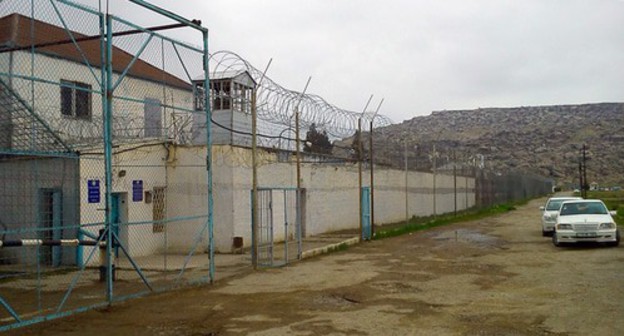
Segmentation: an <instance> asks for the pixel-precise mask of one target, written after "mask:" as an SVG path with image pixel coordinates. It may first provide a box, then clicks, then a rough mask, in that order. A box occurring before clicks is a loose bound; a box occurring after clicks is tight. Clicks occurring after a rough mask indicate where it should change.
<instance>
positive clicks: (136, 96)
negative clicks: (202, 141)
mask: <svg viewBox="0 0 624 336" xmlns="http://www.w3.org/2000/svg"><path fill="white" fill-rule="evenodd" d="M34 59H35V61H34V68H33V69H34V72H33V73H34V76H35V77H37V78H39V79H43V80H45V81H46V82H42V81H35V82H34V92H35V98H34V100H33V97H32V94H31V92H32V91H31V88H32V87H31V85H32V84H33V82H31V81H29V80H26V79H20V78H18V77H14V78H13V88H14V90H15V91H16V92H17V93H18V94H19V95H20V96H21V97H22V98H23V99H24V100H26V101H27V102H28V103H29V104H30V105H32V106H33V107H34V109H35V111H36V112H37V114H38V115H40V116H41V117H42V118H43V119H45V120H46V122H47V123H48V124H49V125H50V126H51V128H52V129H53V130H55V131H57V132H58V133H59V136H61V138H62V139H64V140H66V141H68V142H69V143H84V142H86V141H87V142H91V143H93V142H97V141H101V139H102V98H101V95H99V94H98V93H99V92H101V87H100V84H99V83H101V78H100V69H99V68H94V67H92V68H90V67H87V66H86V65H84V64H80V63H77V62H73V61H68V60H64V59H61V58H54V57H50V56H46V55H42V54H35V58H34ZM12 71H13V74H14V75H16V76H20V75H21V76H31V54H30V53H28V52H13V69H12ZM118 78H119V74H116V73H115V74H113V81H114V82H115V83H116V82H117V80H118ZM61 80H69V81H77V82H81V83H85V84H90V85H91V88H92V90H93V91H95V92H93V93H92V96H91V97H92V101H91V104H92V105H91V107H92V110H91V111H92V119H91V120H80V119H74V118H70V117H66V116H62V115H61V108H60V106H61V102H60V99H61V95H60V86H59V85H60V81H61ZM148 98H151V99H157V100H159V101H160V102H161V104H166V105H168V106H175V107H176V109H173V108H171V107H167V108H165V107H163V108H162V113H163V119H162V122H163V128H164V130H163V134H162V138H165V139H175V140H180V141H182V139H183V138H185V137H188V139H189V140H190V135H191V133H190V132H191V126H192V122H191V119H192V117H191V112H188V111H187V110H192V108H193V93H192V91H191V89H190V86H189V90H188V91H187V90H182V89H179V88H176V87H170V86H163V83H158V82H152V81H149V80H144V79H138V78H135V77H130V76H126V77H124V79H123V80H122V82H121V84H119V86H118V87H117V88H116V89H115V92H114V100H113V119H114V125H113V128H114V129H115V131H114V136H116V137H125V138H128V137H130V138H141V137H143V129H144V121H145V120H144V103H143V100H144V99H148ZM164 133H167V134H164Z"/></svg>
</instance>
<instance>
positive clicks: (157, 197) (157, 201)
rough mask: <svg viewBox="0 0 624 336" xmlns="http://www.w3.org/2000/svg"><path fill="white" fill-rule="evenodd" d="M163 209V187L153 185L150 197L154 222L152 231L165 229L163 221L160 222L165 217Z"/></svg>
mask: <svg viewBox="0 0 624 336" xmlns="http://www.w3.org/2000/svg"><path fill="white" fill-rule="evenodd" d="M165 209H166V208H165V187H154V196H153V199H152V212H153V220H154V224H153V227H152V232H155V233H156V232H163V231H165V223H163V222H162V221H163V220H165V218H166V211H165Z"/></svg>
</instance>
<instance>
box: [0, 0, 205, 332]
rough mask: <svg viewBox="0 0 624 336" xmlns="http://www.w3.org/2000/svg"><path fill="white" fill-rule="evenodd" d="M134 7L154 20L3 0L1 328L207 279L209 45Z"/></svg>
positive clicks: (59, 2) (60, 2) (58, 0)
mask: <svg viewBox="0 0 624 336" xmlns="http://www.w3.org/2000/svg"><path fill="white" fill-rule="evenodd" d="M137 8H139V9H138V10H140V11H143V12H145V13H146V15H154V16H156V17H159V20H156V21H158V22H163V21H165V22H164V24H163V25H162V26H159V27H141V26H138V25H135V24H132V23H130V22H127V21H124V20H123V19H121V18H118V17H115V16H108V17H107V16H106V15H104V14H103V13H100V12H99V11H98V10H95V9H92V8H89V7H84V6H82V5H78V4H75V3H73V2H71V1H65V0H51V1H50V0H45V1H44V0H31V1H17V0H6V1H3V2H2V7H0V21H1V22H0V26H1V27H2V33H1V34H0V35H2V36H1V38H2V41H1V42H2V43H1V44H0V45H1V47H0V130H1V131H2V132H1V135H0V166H1V167H0V168H1V169H0V188H1V190H2V193H0V207H1V208H2V213H1V214H0V237H1V238H0V239H1V241H2V244H1V246H2V248H1V249H0V328H1V329H2V330H6V329H10V328H13V327H16V326H20V325H23V324H25V323H29V321H39V320H43V319H48V318H53V317H58V316H62V315H64V314H67V313H71V312H74V311H77V310H82V309H85V308H90V307H96V306H98V305H105V304H110V303H111V302H112V301H114V300H121V299H124V298H127V297H130V296H136V295H140V294H143V293H147V292H150V291H159V290H166V289H170V288H174V287H178V286H182V285H187V284H189V283H198V282H210V281H212V280H213V279H212V278H213V274H214V272H213V270H212V269H213V267H214V266H211V265H214V264H211V263H212V262H213V260H211V258H210V256H211V254H210V253H209V252H210V248H209V247H210V246H209V239H210V237H211V229H212V228H211V225H209V210H208V209H209V206H208V205H209V202H208V199H209V196H208V195H209V182H208V181H209V175H208V172H207V170H206V162H207V156H208V152H207V148H208V139H207V137H206V132H205V129H206V120H207V119H206V117H205V115H206V111H207V109H206V108H201V106H198V104H196V101H197V98H198V97H197V95H196V92H195V91H194V86H193V81H194V80H195V79H198V80H199V82H201V83H202V84H203V81H204V78H206V77H207V72H206V67H205V66H204V60H205V59H206V58H205V57H204V55H206V54H207V51H206V50H205V49H204V47H196V46H194V45H190V44H187V43H182V42H179V41H176V40H174V39H171V38H169V37H167V36H166V35H164V34H160V33H159V31H161V30H165V29H172V28H176V29H190V28H189V25H185V24H184V23H180V22H176V21H174V20H172V19H168V18H165V17H163V16H160V15H158V14H155V13H153V12H151V11H149V10H147V9H144V8H140V7H137ZM190 30H191V31H192V34H194V35H192V34H189V35H190V36H194V37H195V41H196V42H197V44H198V45H201V44H202V43H204V36H205V34H203V33H202V32H200V31H199V30H197V29H190ZM105 33H109V34H110V36H111V38H107V36H106V34H105ZM204 45H205V44H204ZM199 100H200V101H201V97H199ZM194 120H199V122H195V123H194V122H193V121H194ZM193 127H195V128H196V129H195V130H193ZM197 128H200V129H201V128H203V130H204V132H203V135H204V136H203V137H202V136H198V137H196V138H195V139H193V138H192V134H193V131H195V132H196V133H198V132H197ZM200 133H201V132H200ZM200 135H201V134H200ZM109 232H110V233H109ZM109 252H110V254H108V253H109ZM108 260H110V263H109V261H108ZM109 266H110V267H109Z"/></svg>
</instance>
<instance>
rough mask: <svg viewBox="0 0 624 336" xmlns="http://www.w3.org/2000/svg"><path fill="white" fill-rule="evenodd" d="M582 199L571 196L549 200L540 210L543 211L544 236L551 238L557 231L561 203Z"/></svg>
mask: <svg viewBox="0 0 624 336" xmlns="http://www.w3.org/2000/svg"><path fill="white" fill-rule="evenodd" d="M580 199H582V198H581V197H571V196H570V197H551V198H549V199H548V201H546V204H545V205H544V206H541V207H540V210H542V236H544V237H547V236H551V235H552V234H553V232H554V231H555V223H556V222H557V215H558V214H559V208H561V203H563V202H565V201H572V200H580Z"/></svg>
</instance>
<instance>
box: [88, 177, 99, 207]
mask: <svg viewBox="0 0 624 336" xmlns="http://www.w3.org/2000/svg"><path fill="white" fill-rule="evenodd" d="M87 199H88V201H89V203H100V180H87Z"/></svg>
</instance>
